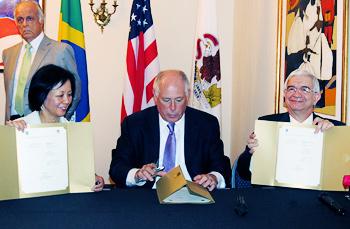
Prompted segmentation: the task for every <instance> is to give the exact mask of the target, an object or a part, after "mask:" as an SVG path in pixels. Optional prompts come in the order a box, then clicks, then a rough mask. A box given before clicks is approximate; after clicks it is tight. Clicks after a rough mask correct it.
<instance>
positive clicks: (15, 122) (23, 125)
mask: <svg viewBox="0 0 350 229" xmlns="http://www.w3.org/2000/svg"><path fill="white" fill-rule="evenodd" d="M6 125H7V126H13V127H16V129H17V130H19V131H22V132H23V131H24V129H25V128H27V123H26V121H24V120H22V119H16V120H13V121H11V120H9V121H6Z"/></svg>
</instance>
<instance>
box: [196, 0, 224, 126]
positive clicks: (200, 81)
mask: <svg viewBox="0 0 350 229" xmlns="http://www.w3.org/2000/svg"><path fill="white" fill-rule="evenodd" d="M192 83H193V84H192V85H193V98H192V105H193V107H196V108H198V109H200V110H202V111H205V112H208V113H210V114H212V115H214V116H216V117H217V119H218V120H219V123H220V124H221V71H220V52H219V39H218V33H217V22H216V0H199V6H198V19H197V35H196V40H195V60H194V67H193V78H192Z"/></svg>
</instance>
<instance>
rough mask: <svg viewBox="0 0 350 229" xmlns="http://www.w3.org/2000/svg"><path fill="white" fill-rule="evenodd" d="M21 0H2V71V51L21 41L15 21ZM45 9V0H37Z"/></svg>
mask: <svg viewBox="0 0 350 229" xmlns="http://www.w3.org/2000/svg"><path fill="white" fill-rule="evenodd" d="M20 1H21V0H6V1H0V28H1V29H0V72H2V71H3V69H4V65H3V63H2V51H3V50H4V49H6V48H8V47H11V46H12V45H14V44H16V43H18V42H20V41H21V38H20V36H19V35H18V31H17V28H16V25H15V22H14V17H13V10H14V8H15V6H16V4H17V3H18V2H20ZM36 1H37V2H39V4H40V6H41V7H42V8H43V9H45V1H44V0H36Z"/></svg>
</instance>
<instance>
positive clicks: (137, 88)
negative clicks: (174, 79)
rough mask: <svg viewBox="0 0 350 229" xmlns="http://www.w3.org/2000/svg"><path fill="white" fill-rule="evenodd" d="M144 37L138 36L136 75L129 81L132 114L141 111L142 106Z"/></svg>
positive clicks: (141, 34)
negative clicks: (132, 101) (131, 95)
mask: <svg viewBox="0 0 350 229" xmlns="http://www.w3.org/2000/svg"><path fill="white" fill-rule="evenodd" d="M143 50H144V36H143V33H140V35H139V46H138V54H137V66H136V75H135V76H134V78H133V79H130V82H131V83H132V84H131V86H132V89H133V92H134V106H133V109H132V110H133V112H137V111H140V110H141V104H142V95H143V85H144V82H145V77H144V75H145V67H146V66H145V53H144V51H143Z"/></svg>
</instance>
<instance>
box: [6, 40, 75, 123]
mask: <svg viewBox="0 0 350 229" xmlns="http://www.w3.org/2000/svg"><path fill="white" fill-rule="evenodd" d="M22 44H23V43H22V42H21V43H18V44H16V45H14V46H12V47H10V48H8V49H5V50H4V51H3V61H4V85H5V92H6V116H5V120H9V119H10V111H11V105H12V104H11V103H12V97H13V96H14V95H13V82H14V78H15V72H16V67H17V61H18V57H19V53H20V51H21V48H22ZM48 64H54V65H57V66H60V67H62V68H64V69H66V70H68V71H70V72H71V73H73V75H74V77H75V94H74V98H73V101H72V105H71V107H70V109H69V110H68V111H67V114H66V117H67V118H68V119H69V118H70V117H71V116H72V114H73V112H74V111H75V108H76V107H77V105H78V103H79V99H80V93H81V92H80V91H81V86H80V85H81V83H80V78H79V75H78V71H77V66H76V63H75V58H74V51H73V49H72V48H71V47H70V46H69V45H67V44H65V43H61V42H57V41H54V40H52V39H50V38H48V37H47V36H44V38H43V40H42V41H41V43H40V45H39V47H38V50H37V52H36V55H35V57H34V60H33V62H32V66H31V68H30V72H29V75H28V78H27V84H26V86H25V89H24V101H23V103H24V115H27V114H29V113H31V112H32V111H31V110H30V109H29V103H28V91H29V85H30V82H31V79H32V77H33V75H34V73H35V72H36V71H37V70H39V68H41V67H43V66H45V65H48Z"/></svg>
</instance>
